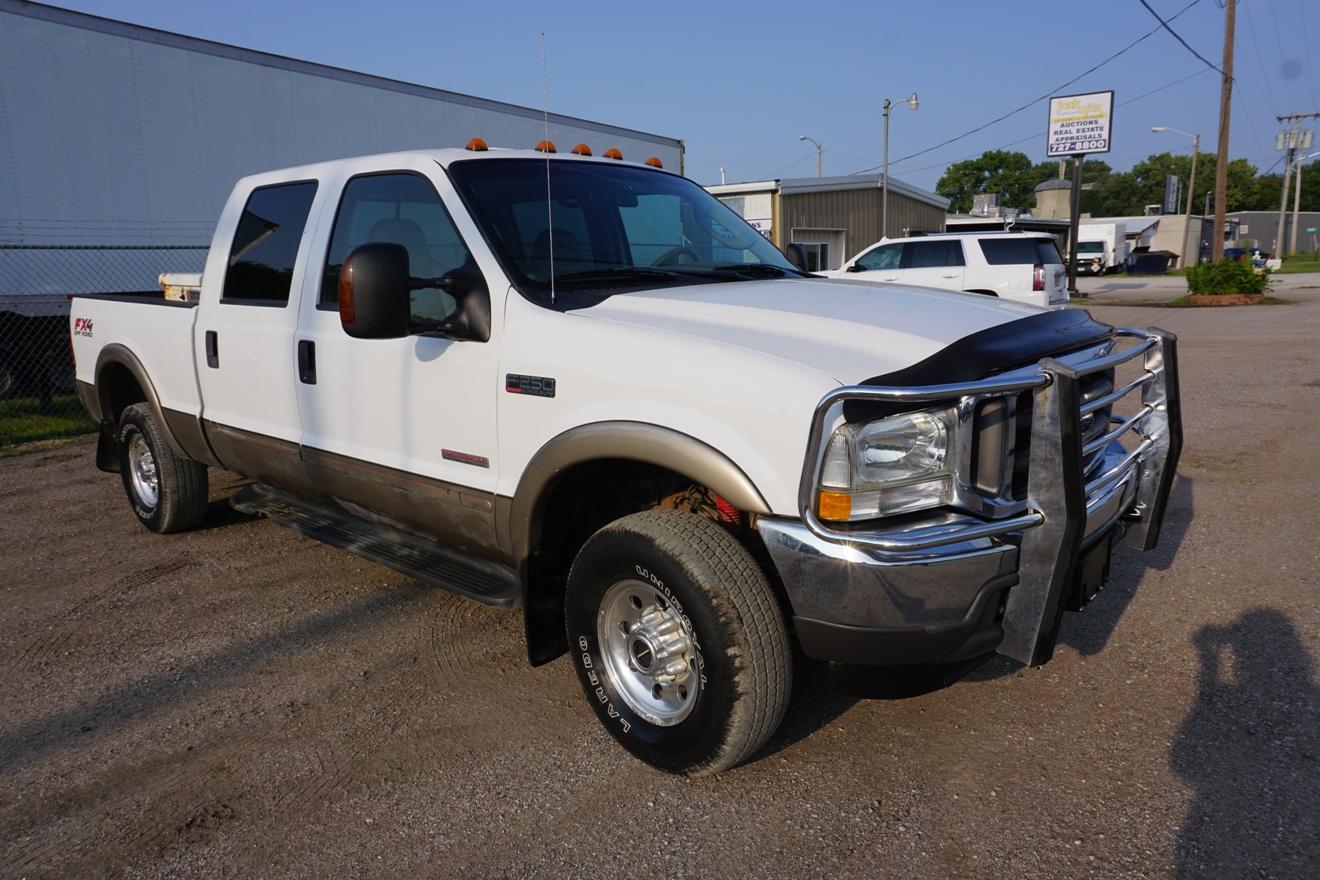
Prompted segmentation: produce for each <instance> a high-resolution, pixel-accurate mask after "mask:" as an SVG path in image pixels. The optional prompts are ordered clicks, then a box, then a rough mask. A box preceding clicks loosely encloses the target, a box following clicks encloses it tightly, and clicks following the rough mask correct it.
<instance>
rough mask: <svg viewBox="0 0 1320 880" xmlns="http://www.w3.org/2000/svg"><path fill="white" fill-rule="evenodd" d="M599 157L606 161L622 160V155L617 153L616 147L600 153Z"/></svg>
mask: <svg viewBox="0 0 1320 880" xmlns="http://www.w3.org/2000/svg"><path fill="white" fill-rule="evenodd" d="M601 155H602V156H604V157H605V158H606V159H622V158H623V153H621V152H619V148H618V147H610V148H609V149H608V150H606V151H605V152H603V153H601Z"/></svg>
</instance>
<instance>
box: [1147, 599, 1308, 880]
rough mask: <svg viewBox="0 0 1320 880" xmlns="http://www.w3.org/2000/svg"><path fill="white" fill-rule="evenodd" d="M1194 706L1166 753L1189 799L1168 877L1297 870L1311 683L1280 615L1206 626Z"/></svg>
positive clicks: (1197, 640) (1303, 860)
mask: <svg viewBox="0 0 1320 880" xmlns="http://www.w3.org/2000/svg"><path fill="white" fill-rule="evenodd" d="M1192 642H1193V644H1194V645H1195V647H1196V653H1197V660H1198V669H1197V695H1196V704H1195V706H1194V707H1193V708H1192V711H1191V713H1190V714H1189V715H1188V716H1187V719H1186V720H1185V721H1184V722H1183V724H1182V727H1181V728H1180V729H1179V731H1178V734H1177V736H1176V738H1175V739H1174V742H1173V746H1172V748H1171V750H1170V763H1171V765H1172V767H1173V770H1174V772H1175V773H1177V774H1178V776H1179V777H1181V778H1182V779H1183V780H1184V781H1185V782H1186V783H1187V785H1188V786H1190V787H1191V789H1192V795H1193V798H1194V800H1193V802H1192V808H1191V811H1190V813H1189V814H1188V816H1187V819H1186V821H1185V822H1184V823H1183V825H1182V827H1181V828H1180V829H1179V832H1178V844H1177V860H1178V866H1179V872H1178V876H1179V877H1186V878H1201V877H1246V876H1251V877H1307V876H1311V877H1313V876H1315V873H1314V872H1315V870H1316V863H1317V861H1320V798H1317V795H1316V791H1317V784H1318V782H1320V688H1317V685H1316V681H1315V662H1314V660H1313V659H1312V657H1311V656H1310V654H1308V653H1307V651H1306V648H1305V645H1304V644H1303V642H1302V638H1301V636H1300V635H1299V634H1298V632H1297V630H1296V629H1295V628H1294V627H1293V625H1292V622H1291V621H1289V619H1288V618H1287V616H1286V615H1284V614H1283V613H1282V612H1281V611H1279V610H1277V609H1274V608H1258V609H1253V610H1251V611H1248V612H1246V613H1244V614H1243V615H1242V616H1241V617H1239V618H1238V619H1237V620H1236V621H1234V622H1233V623H1231V624H1229V625H1227V626H1206V627H1203V628H1201V629H1200V630H1199V631H1198V632H1197V633H1196V635H1195V636H1194V637H1193V639H1192Z"/></svg>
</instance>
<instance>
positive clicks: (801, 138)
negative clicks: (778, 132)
mask: <svg viewBox="0 0 1320 880" xmlns="http://www.w3.org/2000/svg"><path fill="white" fill-rule="evenodd" d="M806 139H807V136H806V135H805V134H800V135H798V140H800V141H805V140H806Z"/></svg>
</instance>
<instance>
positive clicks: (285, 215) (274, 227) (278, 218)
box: [220, 180, 316, 308]
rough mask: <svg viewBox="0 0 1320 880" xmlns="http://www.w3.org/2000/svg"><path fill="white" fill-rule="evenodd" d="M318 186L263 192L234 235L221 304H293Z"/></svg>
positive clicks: (273, 188)
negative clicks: (297, 263) (297, 270)
mask: <svg viewBox="0 0 1320 880" xmlns="http://www.w3.org/2000/svg"><path fill="white" fill-rule="evenodd" d="M315 197H316V181H314V180H303V181H298V182H295V183H278V184H274V185H273V186H263V187H258V188H257V189H254V190H253V191H252V194H251V195H250V196H248V200H247V204H246V205H244V206H243V213H242V215H241V216H240V217H239V219H238V226H237V227H236V228H235V229H234V240H233V242H232V243H231V244H230V247H229V262H228V265H227V266H226V269H225V284H224V288H223V289H222V290H221V293H220V302H222V303H232V304H237V305H249V306H274V307H276V308H283V307H284V306H286V305H288V302H289V288H290V286H291V285H292V283H293V264H294V262H295V261H296V260H297V259H298V248H299V246H300V245H301V244H302V237H303V229H304V228H305V227H306V226H307V215H308V213H310V211H311V209H312V200H313V199H314V198H315Z"/></svg>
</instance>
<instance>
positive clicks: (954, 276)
mask: <svg viewBox="0 0 1320 880" xmlns="http://www.w3.org/2000/svg"><path fill="white" fill-rule="evenodd" d="M940 277H941V278H957V277H958V275H957V274H956V273H955V274H953V275H941V276H940Z"/></svg>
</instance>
